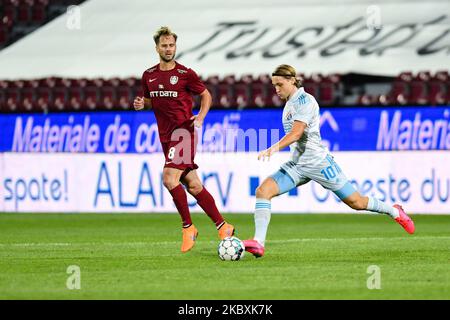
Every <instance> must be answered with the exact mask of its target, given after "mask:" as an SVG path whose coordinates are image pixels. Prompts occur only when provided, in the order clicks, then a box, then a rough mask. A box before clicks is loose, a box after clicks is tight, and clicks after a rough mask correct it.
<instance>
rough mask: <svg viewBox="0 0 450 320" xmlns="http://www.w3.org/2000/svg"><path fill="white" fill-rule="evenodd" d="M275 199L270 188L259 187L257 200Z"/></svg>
mask: <svg viewBox="0 0 450 320" xmlns="http://www.w3.org/2000/svg"><path fill="white" fill-rule="evenodd" d="M273 197H274V194H273V192H272V191H271V190H270V188H267V187H266V186H264V185H260V186H258V188H256V198H259V199H267V200H270V199H272V198H273Z"/></svg>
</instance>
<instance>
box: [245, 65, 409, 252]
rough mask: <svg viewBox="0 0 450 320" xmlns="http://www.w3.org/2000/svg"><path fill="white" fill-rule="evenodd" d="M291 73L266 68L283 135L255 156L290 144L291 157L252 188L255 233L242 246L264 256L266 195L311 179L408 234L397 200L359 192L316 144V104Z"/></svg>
mask: <svg viewBox="0 0 450 320" xmlns="http://www.w3.org/2000/svg"><path fill="white" fill-rule="evenodd" d="M296 75H297V73H296V71H295V69H294V68H293V67H292V66H289V65H284V64H283V65H280V66H278V67H277V68H276V70H275V71H274V72H273V73H272V84H273V85H274V87H275V90H276V92H277V95H278V96H279V97H280V98H281V99H283V100H284V101H286V104H285V107H284V110H283V119H282V120H283V128H284V131H285V134H286V135H285V136H284V137H283V138H282V139H281V140H280V141H278V142H277V143H275V144H274V145H272V146H271V147H270V148H268V149H267V150H264V151H262V152H260V153H259V155H258V160H263V161H264V160H265V159H266V158H267V159H268V158H270V156H271V155H272V154H274V153H275V152H277V151H280V150H282V149H284V148H285V147H287V146H290V149H291V160H290V161H288V162H286V163H284V164H283V165H281V167H280V169H279V170H278V171H277V172H275V173H274V174H272V175H271V176H269V177H267V178H266V179H265V180H264V181H263V182H262V184H261V185H259V186H258V188H257V189H256V205H255V216H254V218H255V236H254V238H253V239H251V240H244V245H245V250H246V251H248V252H250V253H252V254H253V255H254V256H255V257H261V256H263V255H264V244H265V240H266V234H267V228H268V226H269V222H270V215H271V202H270V200H271V199H272V198H273V197H276V196H278V195H280V194H283V193H286V192H288V191H289V190H291V189H293V188H296V187H297V186H300V185H302V184H305V183H307V182H309V181H311V180H314V181H316V182H317V183H319V184H321V185H322V186H323V187H324V188H326V189H328V190H331V191H333V192H334V193H335V194H336V196H338V197H339V198H340V199H341V200H342V201H343V202H344V203H345V204H347V205H348V206H349V207H350V208H352V209H355V210H368V211H373V212H378V213H381V214H387V215H389V216H391V217H392V218H393V219H395V221H396V222H398V223H399V224H400V225H401V226H402V227H403V228H404V229H405V230H406V231H407V232H408V233H410V234H412V233H414V229H415V228H414V223H413V221H412V220H411V218H409V217H408V215H407V214H406V213H405V211H404V210H403V208H402V207H401V206H400V205H398V204H395V205H394V206H392V207H391V206H389V205H387V204H386V203H384V202H382V201H380V200H378V199H376V198H373V197H366V196H362V195H361V194H360V193H359V192H358V191H356V189H355V188H354V187H353V185H352V184H351V183H350V182H349V181H348V179H347V178H346V176H345V175H344V173H343V172H342V170H341V168H340V167H339V165H338V164H337V163H336V162H335V161H334V158H333V156H332V155H331V154H330V152H329V150H328V148H327V147H325V146H324V145H323V144H322V143H321V136H320V127H319V117H320V115H319V105H318V103H317V101H316V99H315V98H314V97H313V96H312V95H310V94H309V93H307V92H305V90H304V89H303V87H301V80H300V79H299V78H297V76H296Z"/></svg>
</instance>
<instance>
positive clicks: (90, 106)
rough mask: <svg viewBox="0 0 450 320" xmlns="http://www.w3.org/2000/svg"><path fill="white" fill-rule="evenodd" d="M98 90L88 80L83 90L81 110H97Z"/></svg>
mask: <svg viewBox="0 0 450 320" xmlns="http://www.w3.org/2000/svg"><path fill="white" fill-rule="evenodd" d="M99 98H100V97H99V89H98V87H97V86H96V85H95V84H94V82H93V81H92V80H89V81H88V83H87V85H86V87H85V88H84V100H83V103H82V105H81V110H83V111H92V110H95V109H97V107H98V104H99Z"/></svg>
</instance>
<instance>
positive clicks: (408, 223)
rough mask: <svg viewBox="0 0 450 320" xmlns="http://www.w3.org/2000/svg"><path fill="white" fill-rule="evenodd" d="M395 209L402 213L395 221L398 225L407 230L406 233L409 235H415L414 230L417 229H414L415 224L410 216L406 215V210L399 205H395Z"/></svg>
mask: <svg viewBox="0 0 450 320" xmlns="http://www.w3.org/2000/svg"><path fill="white" fill-rule="evenodd" d="M394 208H396V209H398V212H399V213H400V215H399V216H398V217H397V218H395V221H397V222H398V224H400V225H401V226H402V227H403V229H405V230H406V232H408V233H409V234H413V233H414V230H415V229H416V228H415V227H414V222H413V221H412V220H411V218H410V217H408V215H407V214H406V212H405V210H403V208H402V206H401V205H399V204H394Z"/></svg>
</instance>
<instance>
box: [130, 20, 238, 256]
mask: <svg viewBox="0 0 450 320" xmlns="http://www.w3.org/2000/svg"><path fill="white" fill-rule="evenodd" d="M153 39H154V41H155V44H156V52H157V53H158V55H159V60H160V61H159V63H158V64H157V65H155V66H153V67H151V68H149V69H147V70H146V71H145V72H144V74H143V75H142V90H143V93H144V97H136V99H135V100H134V108H135V109H136V110H142V109H144V107H146V108H151V109H152V110H153V112H154V113H155V117H156V121H157V124H158V132H159V138H160V140H161V145H162V148H163V152H164V155H165V165H164V169H163V183H164V186H165V187H166V188H167V190H169V192H170V194H171V195H172V197H173V201H174V203H175V206H176V208H177V210H178V212H179V214H180V215H181V219H182V226H183V229H182V231H183V232H182V233H183V242H182V245H181V251H182V252H187V251H189V250H190V249H191V248H192V247H193V246H194V244H195V241H196V239H197V236H198V231H197V228H196V227H195V226H194V224H193V223H192V219H191V215H190V212H189V206H188V202H187V196H186V192H185V189H184V188H183V185H182V184H184V185H185V186H186V189H187V191H188V192H189V193H190V194H191V195H192V196H194V198H195V199H196V200H197V203H198V205H199V206H200V207H201V208H202V209H203V210H204V211H205V212H206V214H207V215H208V216H209V217H210V218H211V220H212V221H213V222H214V223H215V225H216V228H217V230H218V233H219V238H220V239H223V238H225V237H230V236H232V235H233V234H234V227H233V226H232V225H231V224H229V223H227V222H225V220H224V218H223V217H222V215H221V214H220V213H219V210H218V209H217V206H216V204H215V201H214V199H213V197H212V196H211V194H210V193H209V192H208V190H206V188H205V187H204V186H203V185H202V182H201V181H200V178H199V177H198V175H197V172H196V169H197V168H198V166H197V164H195V162H194V157H195V150H196V140H197V139H196V132H195V127H197V128H199V127H201V126H202V124H203V120H204V119H205V117H206V114H207V113H208V111H209V108H210V106H211V100H212V99H211V95H210V93H209V91H208V90H207V89H206V87H205V85H204V84H203V82H202V81H201V80H200V78H199V77H198V76H197V74H196V73H195V72H194V71H193V70H192V69H190V68H187V67H185V66H183V65H181V64H179V63H178V62H176V61H175V60H174V59H175V53H176V41H177V35H176V34H175V33H173V32H172V31H171V30H170V29H169V28H168V27H161V28H160V29H159V30H157V32H156V33H155V35H154V36H153ZM193 94H194V95H200V97H201V106H200V111H199V113H198V114H197V115H195V116H194V115H193V113H192V105H193V99H192V95H193Z"/></svg>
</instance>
